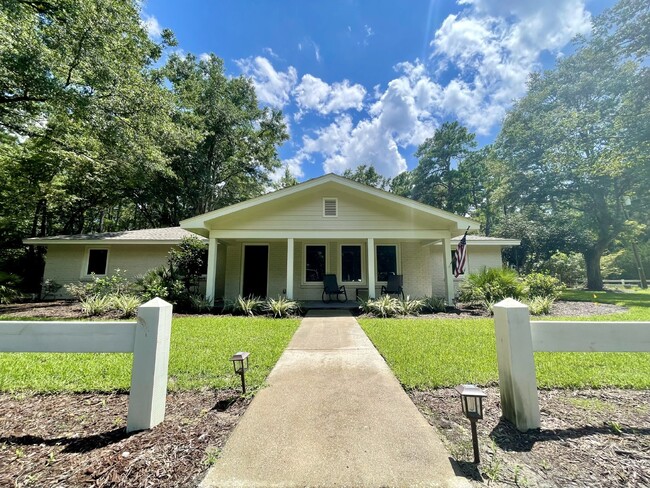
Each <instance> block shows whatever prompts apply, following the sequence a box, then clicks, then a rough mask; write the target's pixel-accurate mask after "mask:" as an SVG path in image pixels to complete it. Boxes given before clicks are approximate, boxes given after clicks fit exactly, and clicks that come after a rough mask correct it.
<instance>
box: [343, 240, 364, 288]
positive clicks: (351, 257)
mask: <svg viewBox="0 0 650 488" xmlns="http://www.w3.org/2000/svg"><path fill="white" fill-rule="evenodd" d="M341 280H342V281H346V282H357V283H358V282H361V281H362V275H361V246H359V245H353V246H341Z"/></svg>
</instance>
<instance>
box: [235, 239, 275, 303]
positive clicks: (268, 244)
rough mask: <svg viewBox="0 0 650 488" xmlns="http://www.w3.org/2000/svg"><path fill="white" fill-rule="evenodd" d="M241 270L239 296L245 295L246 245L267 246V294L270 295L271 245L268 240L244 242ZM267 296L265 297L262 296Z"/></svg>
mask: <svg viewBox="0 0 650 488" xmlns="http://www.w3.org/2000/svg"><path fill="white" fill-rule="evenodd" d="M241 246H242V247H241V272H240V277H239V296H240V297H243V296H244V267H245V266H246V246H266V296H267V297H268V296H269V279H270V278H271V276H270V274H271V245H270V243H268V242H242V244H241ZM262 298H265V297H262Z"/></svg>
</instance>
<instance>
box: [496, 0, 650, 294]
mask: <svg viewBox="0 0 650 488" xmlns="http://www.w3.org/2000/svg"><path fill="white" fill-rule="evenodd" d="M628 3H630V4H635V5H637V6H638V8H644V9H646V8H647V7H646V6H645V5H641V3H639V2H628ZM626 12H627V11H626ZM628 14H629V12H628ZM635 18H636V14H635V15H631V16H630V17H627V18H621V17H619V19H618V20H619V22H620V23H622V24H625V23H626V22H627V20H630V19H635ZM600 22H602V20H599V19H597V20H596V25H597V26H598V25H600ZM619 31H620V25H619ZM616 35H617V34H616V33H611V32H610V31H608V30H599V29H598V28H597V29H596V30H595V35H594V36H593V37H592V38H591V39H590V40H588V41H587V40H581V41H580V45H579V46H580V49H579V50H578V51H577V52H576V53H575V54H574V55H572V56H569V57H567V58H565V59H563V60H561V61H560V62H558V65H557V67H556V68H555V69H553V70H549V71H547V72H544V73H539V74H535V75H533V76H532V77H531V79H530V81H529V87H528V93H527V95H526V96H525V97H524V98H522V99H521V100H520V101H518V102H517V104H516V105H515V106H514V108H513V109H512V110H511V111H510V112H509V113H508V115H507V117H506V120H505V122H504V124H503V127H502V130H501V133H500V134H499V136H498V148H499V155H500V157H501V159H502V160H503V161H504V164H505V172H504V173H505V174H504V181H505V183H506V185H507V188H508V191H507V194H508V198H507V200H508V201H510V202H511V208H515V207H517V206H519V207H524V206H528V207H530V206H535V207H537V209H538V212H539V213H540V214H541V215H544V216H545V220H546V221H549V220H559V221H563V222H565V223H568V224H569V225H568V226H569V227H570V229H571V231H570V232H572V233H573V234H574V236H575V239H574V240H575V249H576V250H578V251H580V252H581V253H582V254H583V256H584V258H585V264H586V268H587V287H588V288H589V289H593V290H599V289H602V287H603V283H602V276H601V271H600V260H601V257H602V255H603V253H604V252H605V251H606V250H607V249H608V248H609V247H610V245H612V243H613V242H614V240H615V239H616V238H617V237H618V236H619V235H620V234H621V232H622V231H623V230H624V229H625V225H626V223H625V222H626V219H625V216H624V212H623V207H622V206H623V201H624V198H625V197H630V196H636V200H637V202H638V205H639V207H640V208H648V205H649V204H650V201H649V196H648V192H647V188H648V184H649V183H650V181H649V180H650V163H649V161H650V159H649V154H650V151H649V149H650V147H649V141H648V139H647V137H644V136H643V134H646V135H647V134H648V133H649V132H648V121H647V119H648V117H647V113H648V112H649V110H650V96H649V95H648V91H647V89H643V86H647V85H644V82H643V81H644V80H646V81H647V79H648V69H647V68H646V67H645V65H644V63H643V62H638V61H634V60H632V59H630V57H629V56H628V54H627V53H626V51H625V50H621V49H620V45H621V44H620V43H617V42H610V40H611V39H612V38H614V37H616Z"/></svg>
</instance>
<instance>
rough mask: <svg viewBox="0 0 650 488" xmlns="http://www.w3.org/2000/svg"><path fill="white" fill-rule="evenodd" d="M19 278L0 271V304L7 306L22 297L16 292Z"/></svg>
mask: <svg viewBox="0 0 650 488" xmlns="http://www.w3.org/2000/svg"><path fill="white" fill-rule="evenodd" d="M19 283H20V278H19V277H18V276H16V275H14V274H11V273H5V272H3V271H0V303H4V304H9V303H13V302H15V301H17V300H20V299H21V298H22V297H23V294H22V293H21V292H20V291H19V290H18V284H19Z"/></svg>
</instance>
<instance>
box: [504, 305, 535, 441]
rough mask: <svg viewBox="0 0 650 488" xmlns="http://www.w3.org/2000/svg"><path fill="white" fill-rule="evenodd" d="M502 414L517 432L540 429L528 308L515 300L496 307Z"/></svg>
mask: <svg viewBox="0 0 650 488" xmlns="http://www.w3.org/2000/svg"><path fill="white" fill-rule="evenodd" d="M494 324H495V332H496V346H497V362H498V365H499V391H500V392H501V411H502V413H503V416H504V417H505V418H506V419H508V420H509V421H510V422H512V423H513V424H514V425H515V426H516V427H517V429H518V430H520V431H521V432H525V431H527V430H528V429H538V428H539V427H540V416H539V402H538V398H537V379H536V377H535V358H534V356H533V340H532V335H531V331H530V314H529V312H528V307H527V306H526V305H524V304H523V303H519V302H518V301H517V300H513V299H512V298H506V299H505V300H503V301H501V302H499V303H497V304H496V305H495V306H494Z"/></svg>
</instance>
